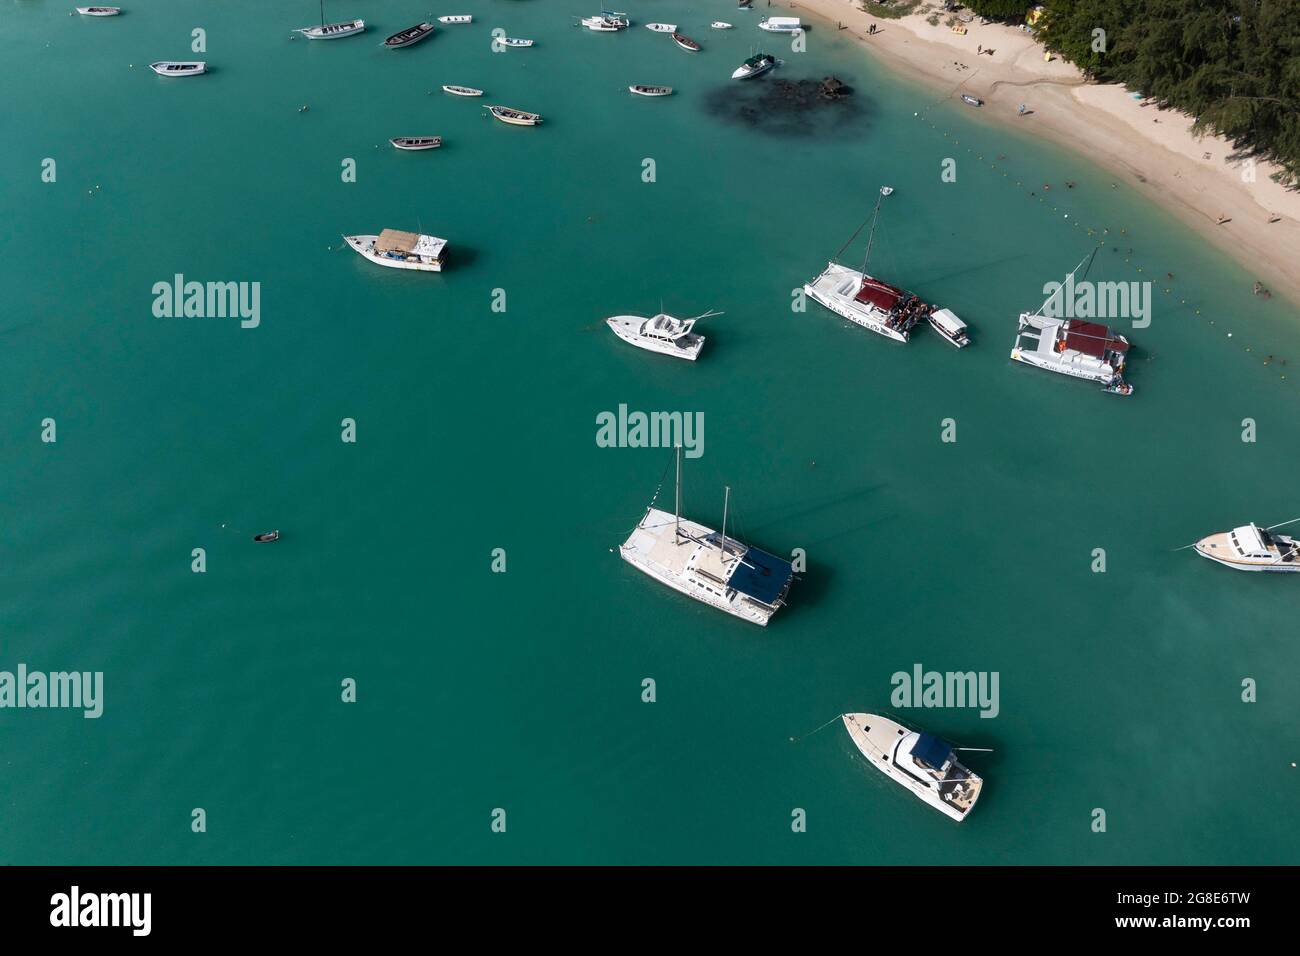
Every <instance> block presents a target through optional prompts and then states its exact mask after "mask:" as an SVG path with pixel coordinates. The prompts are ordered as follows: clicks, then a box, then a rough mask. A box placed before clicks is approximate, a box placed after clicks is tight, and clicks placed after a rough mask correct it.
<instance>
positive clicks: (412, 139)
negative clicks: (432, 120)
mask: <svg viewBox="0 0 1300 956" xmlns="http://www.w3.org/2000/svg"><path fill="white" fill-rule="evenodd" d="M389 142H390V143H392V144H393V145H394V146H396V147H397V148H398V149H407V150H413V151H414V150H421V149H437V148H438V147H439V146H441V145H442V137H441V136H394V137H393V138H392V139H390V140H389Z"/></svg>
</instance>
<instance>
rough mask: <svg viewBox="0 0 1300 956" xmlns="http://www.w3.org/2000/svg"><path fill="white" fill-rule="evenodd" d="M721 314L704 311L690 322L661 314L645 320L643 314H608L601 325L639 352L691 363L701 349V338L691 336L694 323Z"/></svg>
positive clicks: (693, 333)
mask: <svg viewBox="0 0 1300 956" xmlns="http://www.w3.org/2000/svg"><path fill="white" fill-rule="evenodd" d="M721 314H722V313H721V312H705V313H704V314H703V315H697V316H695V317H694V318H691V319H678V318H674V317H673V316H671V315H668V314H666V313H664V312H660V313H659V314H658V315H654V316H651V317H650V318H648V319H647V318H646V317H645V316H643V315H612V316H610V317H609V318H608V319H606V320H605V324H606V325H608V326H609V327H610V329H612V330H613V332H614V334H615V335H617V336H618V337H619V338H620V339H622V340H623V341H624V342H628V343H631V344H632V345H635V346H636V347H637V348H639V349H645V350H646V351H648V352H658V353H659V354H660V355H671V356H672V357H673V358H681V359H686V360H688V361H691V362H694V361H695V360H696V358H698V357H699V354H700V349H702V348H704V336H702V335H697V334H696V333H695V323H696V322H698V321H700V319H708V318H712V317H713V316H715V315H721Z"/></svg>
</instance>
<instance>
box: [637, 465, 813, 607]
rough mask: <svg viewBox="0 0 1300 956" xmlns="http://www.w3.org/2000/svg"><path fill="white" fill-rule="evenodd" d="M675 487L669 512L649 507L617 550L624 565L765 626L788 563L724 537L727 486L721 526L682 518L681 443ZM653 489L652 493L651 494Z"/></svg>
mask: <svg viewBox="0 0 1300 956" xmlns="http://www.w3.org/2000/svg"><path fill="white" fill-rule="evenodd" d="M676 450H677V492H676V498H675V500H676V504H675V506H674V510H673V513H672V514H669V513H668V512H666V511H662V510H660V509H659V508H656V507H655V506H654V499H653V498H652V499H651V501H650V506H649V507H648V508H647V509H646V513H645V516H644V517H642V519H641V521H640V523H638V524H637V526H636V528H634V529H633V531H632V533H631V535H629V536H628V539H627V540H626V541H624V542H623V544H621V545H620V546H619V549H618V553H619V555H620V556H621V557H622V558H623V560H624V561H626V562H627V563H628V564H630V565H632V566H633V567H634V568H636V569H638V570H639V571H642V572H644V573H645V574H648V575H649V576H650V577H652V578H654V579H655V580H656V581H658V582H659V583H660V584H666V585H668V587H670V588H672V589H673V590H675V591H680V592H681V593H682V594H685V595H686V596H687V597H691V598H694V599H695V600H697V601H700V602H702V603H704V604H708V605H710V606H711V607H715V608H717V609H718V610H720V611H726V612H727V613H728V614H731V615H733V616H734V617H738V618H741V619H742V620H745V621H749V622H750V623H751V624H758V625H760V626H763V627H766V626H767V622H768V621H769V620H770V619H771V617H772V615H773V614H775V613H776V612H777V610H778V609H779V608H781V607H783V606H784V604H785V597H786V594H787V593H788V592H789V590H790V582H791V581H792V580H793V579H794V567H793V565H791V563H790V562H789V561H786V560H785V559H784V558H778V557H777V556H776V555H773V554H768V553H767V552H766V551H760V550H759V549H758V548H754V547H750V546H749V545H746V544H744V543H743V542H740V541H737V540H736V539H735V538H730V537H728V536H727V506H728V505H729V504H730V502H731V489H730V488H727V489H726V491H725V492H724V496H723V499H722V531H721V533H719V532H717V531H714V530H713V529H712V528H709V527H706V526H705V525H702V524H700V523H699V522H698V521H691V520H689V519H687V518H683V517H682V446H681V445H680V444H678V445H677V449H676ZM658 496H659V493H658V492H657V491H656V492H655V498H658Z"/></svg>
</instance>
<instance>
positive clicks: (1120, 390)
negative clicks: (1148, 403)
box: [1102, 379, 1133, 395]
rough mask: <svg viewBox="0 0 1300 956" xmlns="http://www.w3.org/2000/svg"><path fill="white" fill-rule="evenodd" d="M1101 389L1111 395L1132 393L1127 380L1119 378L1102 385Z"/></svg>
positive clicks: (1131, 387)
mask: <svg viewBox="0 0 1300 956" xmlns="http://www.w3.org/2000/svg"><path fill="white" fill-rule="evenodd" d="M1102 391H1103V392H1110V393H1111V394H1112V395H1132V394H1133V386H1132V385H1131V384H1130V383H1128V382H1125V381H1121V380H1120V379H1116V380H1115V381H1113V382H1111V383H1110V384H1109V385H1105V386H1103V387H1102Z"/></svg>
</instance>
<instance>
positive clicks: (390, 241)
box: [343, 229, 447, 272]
mask: <svg viewBox="0 0 1300 956" xmlns="http://www.w3.org/2000/svg"><path fill="white" fill-rule="evenodd" d="M343 239H344V241H345V242H346V243H347V244H348V245H349V246H351V247H352V248H353V249H355V250H356V251H357V252H358V253H360V254H361V255H363V256H365V257H366V258H367V259H369V260H370V261H371V262H373V263H375V264H376V265H381V266H388V267H389V268H390V269H415V270H417V271H419V272H441V271H442V263H443V254H444V252H445V250H446V248H447V240H446V239H439V238H438V237H437V236H423V235H420V234H419V233H416V232H401V231H399V230H397V229H385V230H384V231H383V232H381V233H380V234H379V235H377V236H344V237H343Z"/></svg>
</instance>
